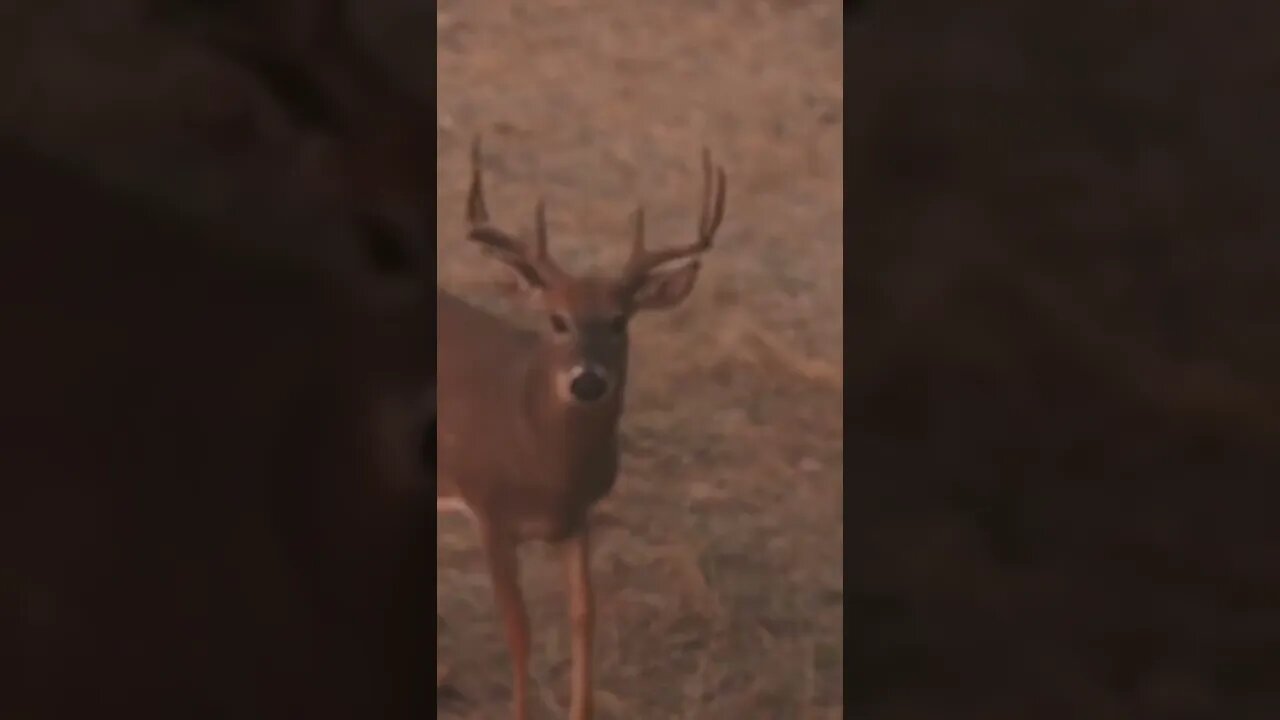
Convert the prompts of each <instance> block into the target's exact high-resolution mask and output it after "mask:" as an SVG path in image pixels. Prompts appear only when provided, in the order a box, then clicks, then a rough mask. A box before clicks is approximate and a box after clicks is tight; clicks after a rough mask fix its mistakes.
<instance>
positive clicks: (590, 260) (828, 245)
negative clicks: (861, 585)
mask: <svg viewBox="0 0 1280 720" xmlns="http://www.w3.org/2000/svg"><path fill="white" fill-rule="evenodd" d="M436 19H437V39H438V41H439V53H438V55H437V57H438V61H439V66H438V73H437V83H438V84H437V98H438V102H439V122H438V136H437V137H438V147H439V161H438V164H437V167H438V172H439V175H438V178H439V190H438V193H437V199H438V202H439V204H438V207H439V211H440V214H439V220H438V225H437V227H438V229H439V244H438V257H439V262H440V279H441V284H442V285H444V286H445V287H448V288H450V289H452V290H454V291H456V292H459V293H460V294H463V295H465V296H467V297H469V298H473V299H476V300H478V301H484V302H488V301H490V300H492V301H494V302H493V303H491V304H495V303H496V305H495V306H497V307H501V303H500V302H498V299H499V298H500V296H501V294H500V293H499V292H496V291H495V286H494V280H495V278H502V277H503V276H502V274H501V272H500V271H499V270H497V269H495V268H494V267H492V266H491V265H488V264H486V263H485V262H484V261H483V260H482V259H481V257H480V255H479V253H477V252H476V251H474V250H473V249H471V248H469V247H466V246H465V245H464V244H463V240H462V230H463V225H462V210H463V194H464V192H465V189H466V182H467V164H466V163H467V147H468V144H469V141H470V138H471V135H472V134H473V133H475V132H483V133H484V134H485V137H486V148H485V150H486V157H487V172H488V173H489V175H488V177H489V192H490V197H489V199H490V205H491V209H492V210H493V211H494V212H495V214H496V215H497V220H499V221H500V222H503V223H505V224H507V225H510V226H512V227H517V228H527V227H529V225H530V222H531V219H532V207H533V202H534V199H535V196H536V194H537V193H543V194H545V195H546V196H547V199H548V202H549V208H550V223H551V228H552V242H553V244H554V249H555V250H556V252H558V253H559V256H560V257H562V258H563V259H564V260H565V261H566V262H567V263H568V264H570V265H571V266H572V267H575V268H578V269H581V270H585V269H588V268H590V267H593V266H608V265H609V264H610V263H616V262H618V261H619V260H620V259H621V256H622V253H624V252H625V250H626V242H627V237H628V236H627V227H628V226H627V224H626V216H627V213H628V212H629V211H630V210H631V209H632V207H634V203H636V202H637V201H638V200H640V199H641V198H643V199H644V201H645V203H646V207H647V209H648V213H649V215H648V217H649V228H650V234H649V236H650V238H651V242H652V243H653V244H655V245H656V244H661V243H664V242H687V241H688V239H689V237H690V235H691V233H692V232H693V230H694V223H695V221H696V213H697V207H696V206H697V192H698V188H699V183H700V175H699V167H698V152H699V148H700V146H701V145H702V144H704V143H705V144H707V145H708V146H709V147H710V148H711V150H712V152H713V153H714V154H715V155H716V157H717V159H718V160H719V161H720V162H721V163H722V164H724V166H725V168H726V171H727V173H728V177H729V209H728V215H727V219H726V221H725V225H724V227H723V228H722V230H721V233H720V236H719V240H718V246H717V248H716V249H715V251H714V252H713V253H712V255H711V256H710V257H709V258H708V261H707V263H706V270H705V271H704V274H703V277H702V280H701V284H700V286H699V287H698V288H697V289H696V290H695V293H694V295H693V296H692V298H691V299H690V301H689V302H688V303H687V304H686V305H685V306H683V307H682V308H680V309H678V310H676V311H674V312H672V313H670V314H666V315H660V316H651V317H646V318H643V319H641V320H639V321H637V323H636V327H635V330H634V336H635V337H634V345H635V350H634V353H635V365H634V370H633V378H634V379H633V385H632V387H631V388H630V402H629V405H628V411H627V416H626V418H625V420H624V422H623V428H624V435H625V449H624V459H623V470H622V477H621V479H620V482H619V485H618V488H617V490H616V492H615V493H614V495H613V496H612V497H611V498H609V499H608V500H607V501H606V503H605V509H606V510H607V512H608V513H609V514H610V515H612V516H614V517H615V518H616V525H612V526H610V527H608V528H607V529H606V530H604V531H602V532H601V534H600V538H599V541H598V543H597V548H596V553H595V568H596V572H597V585H598V594H599V604H600V608H599V621H598V623H599V637H598V641H597V653H598V664H599V676H598V689H597V698H598V704H599V709H600V713H599V715H600V717H602V718H698V719H704V718H705V719H707V720H714V719H715V718H734V717H769V718H835V717H840V716H842V709H843V705H844V690H843V684H842V673H843V667H844V651H843V638H842V635H843V609H842V603H843V597H844V593H843V580H842V564H841V563H842V551H841V541H842V538H843V520H842V503H843V488H842V466H843V462H844V450H843V446H842V442H843V441H842V419H841V402H842V400H841V398H842V393H843V385H844V374H843V368H842V352H843V349H842V338H841V329H842V320H843V314H842V313H843V311H842V307H841V288H842V273H843V258H842V247H841V238H842V217H841V216H842V213H841V209H842V196H841V170H842V165H841V149H842V135H841V128H842V122H843V111H842V81H841V55H840V50H841V41H840V38H841V32H842V29H841V22H840V7H839V6H838V5H836V4H835V3H833V2H823V3H779V4H776V5H770V4H766V3H746V2H743V3H737V2H732V3H689V2H684V1H683V0H657V1H653V2H637V3H621V2H618V3H592V2H586V1H585V0H567V1H563V0H562V1H560V2H537V3H534V2H519V3H488V2H461V1H455V2H441V3H439V4H438V11H437V16H436ZM404 33H405V35H408V34H409V33H408V31H404ZM405 42H406V43H407V42H408V40H406V41H405ZM524 556H525V558H526V570H525V578H526V588H527V595H528V598H529V600H530V605H531V609H530V612H531V618H532V625H533V627H534V629H535V642H534V650H533V676H534V678H535V681H534V685H533V687H534V688H535V698H534V704H535V709H537V708H536V706H543V708H542V709H541V710H540V711H539V712H538V713H537V714H536V716H538V717H548V718H550V717H562V716H563V715H564V713H563V710H562V708H564V705H565V702H566V690H567V683H568V678H567V672H566V670H567V661H568V645H567V642H566V640H567V632H568V631H567V625H566V622H565V609H564V604H563V602H562V594H561V590H560V581H561V577H562V574H561V571H560V564H559V563H558V562H557V561H556V560H555V558H554V556H553V555H552V554H551V553H549V552H543V551H540V548H537V547H531V548H529V549H528V550H526V551H525V553H524ZM438 557H439V570H438V579H439V585H438V591H437V598H438V601H439V614H440V616H441V630H440V636H439V662H440V672H441V673H442V678H441V680H440V700H439V702H438V708H439V710H440V717H448V718H498V717H503V715H504V713H505V712H506V704H507V702H508V699H509V687H510V682H509V663H508V660H507V657H506V649H505V645H504V643H503V641H502V636H501V633H500V628H499V625H498V622H497V618H496V615H495V612H494V607H493V602H492V600H491V595H490V589H489V584H488V579H487V575H486V573H485V570H484V565H483V563H482V560H481V557H480V553H479V549H478V545H477V541H476V538H475V535H474V532H473V531H472V529H471V527H470V526H469V524H468V523H467V521H466V520H464V519H462V518H456V517H452V516H451V517H446V518H444V519H443V520H442V524H441V529H440V546H439V551H438Z"/></svg>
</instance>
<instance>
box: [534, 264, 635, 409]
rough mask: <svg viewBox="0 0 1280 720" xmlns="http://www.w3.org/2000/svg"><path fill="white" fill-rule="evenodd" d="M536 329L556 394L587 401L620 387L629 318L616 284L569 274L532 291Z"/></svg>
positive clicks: (624, 363)
mask: <svg viewBox="0 0 1280 720" xmlns="http://www.w3.org/2000/svg"><path fill="white" fill-rule="evenodd" d="M538 296H539V297H538V299H539V301H540V303H539V304H540V306H541V309H542V310H543V312H544V314H545V318H546V321H545V323H544V326H543V327H542V329H541V332H542V336H543V342H544V344H545V347H546V348H547V357H548V358H549V360H550V365H551V371H552V373H553V374H554V377H555V380H554V386H555V390H556V394H557V396H558V397H559V398H560V399H561V400H563V401H565V402H571V403H583V404H590V403H595V402H599V401H602V400H605V399H608V398H609V397H610V396H612V395H613V394H614V393H616V392H620V391H621V387H622V384H623V382H624V380H625V378H626V372H627V323H628V321H629V320H630V319H631V314H630V313H629V312H628V307H627V305H626V303H625V302H624V298H623V296H622V295H621V294H620V293H619V292H618V288H617V285H616V283H614V282H612V281H610V280H606V279H603V278H581V279H579V278H573V279H567V280H566V281H565V282H563V283H560V284H558V285H555V286H553V287H549V288H547V289H546V290H543V291H540V292H539V293H538Z"/></svg>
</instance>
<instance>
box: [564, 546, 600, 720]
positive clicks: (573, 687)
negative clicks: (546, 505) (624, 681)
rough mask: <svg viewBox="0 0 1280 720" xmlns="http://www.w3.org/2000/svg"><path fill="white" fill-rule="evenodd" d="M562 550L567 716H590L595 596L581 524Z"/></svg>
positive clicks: (582, 719) (585, 719)
mask: <svg viewBox="0 0 1280 720" xmlns="http://www.w3.org/2000/svg"><path fill="white" fill-rule="evenodd" d="M564 553H565V569H566V571H567V576H568V577H567V578H566V579H567V585H566V587H567V588H568V595H569V627H570V632H571V633H572V642H571V651H572V653H573V655H572V657H573V665H572V676H571V679H570V686H569V688H570V690H569V720H591V712H592V710H591V700H592V697H591V650H592V639H593V636H594V633H595V600H594V598H593V597H592V594H591V543H590V534H589V531H588V530H587V528H586V526H585V525H584V526H583V528H582V530H581V531H579V532H578V533H577V534H576V535H574V536H573V537H571V538H569V539H568V540H566V541H565V544H564Z"/></svg>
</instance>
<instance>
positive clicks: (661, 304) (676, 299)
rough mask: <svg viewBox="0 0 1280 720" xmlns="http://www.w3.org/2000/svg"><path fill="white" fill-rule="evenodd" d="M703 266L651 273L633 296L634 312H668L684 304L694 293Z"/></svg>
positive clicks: (689, 266) (696, 264) (696, 262)
mask: <svg viewBox="0 0 1280 720" xmlns="http://www.w3.org/2000/svg"><path fill="white" fill-rule="evenodd" d="M701 267H702V265H701V264H700V263H699V262H698V261H697V260H694V261H693V262H691V263H689V264H687V265H684V266H682V267H678V268H676V269H675V270H667V271H665V272H651V273H649V274H648V275H646V276H645V278H644V280H643V281H642V282H641V283H640V285H639V286H638V287H637V288H636V289H635V290H634V291H633V292H632V294H631V307H632V309H634V310H666V309H668V308H672V307H675V306H676V305H679V304H680V303H682V302H684V299H685V298H687V297H689V293H691V292H693V286H694V283H696V282H697V281H698V270H700V269H701Z"/></svg>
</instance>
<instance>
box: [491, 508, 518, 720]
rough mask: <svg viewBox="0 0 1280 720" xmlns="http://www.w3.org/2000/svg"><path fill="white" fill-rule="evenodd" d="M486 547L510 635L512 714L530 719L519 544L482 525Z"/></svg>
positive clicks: (500, 611) (495, 593) (495, 597)
mask: <svg viewBox="0 0 1280 720" xmlns="http://www.w3.org/2000/svg"><path fill="white" fill-rule="evenodd" d="M482 525H483V527H484V529H483V533H482V534H483V537H484V548H485V553H486V555H487V556H488V561H489V573H490V576H491V577H492V580H493V595H494V600H495V602H496V604H497V606H498V612H499V614H501V615H502V626H503V629H504V630H505V632H506V636H507V649H508V650H509V651H510V653H511V664H512V673H513V675H512V691H511V694H512V697H511V703H512V715H513V717H515V719H516V720H527V718H528V701H527V699H526V698H527V695H528V679H529V615H528V613H527V612H526V610H525V606H524V596H523V595H522V594H521V592H520V560H519V557H518V555H517V554H516V541H515V539H514V538H513V537H511V536H510V535H509V534H507V533H505V532H503V531H501V530H498V529H497V528H495V527H494V524H493V523H492V522H484V523H482Z"/></svg>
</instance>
